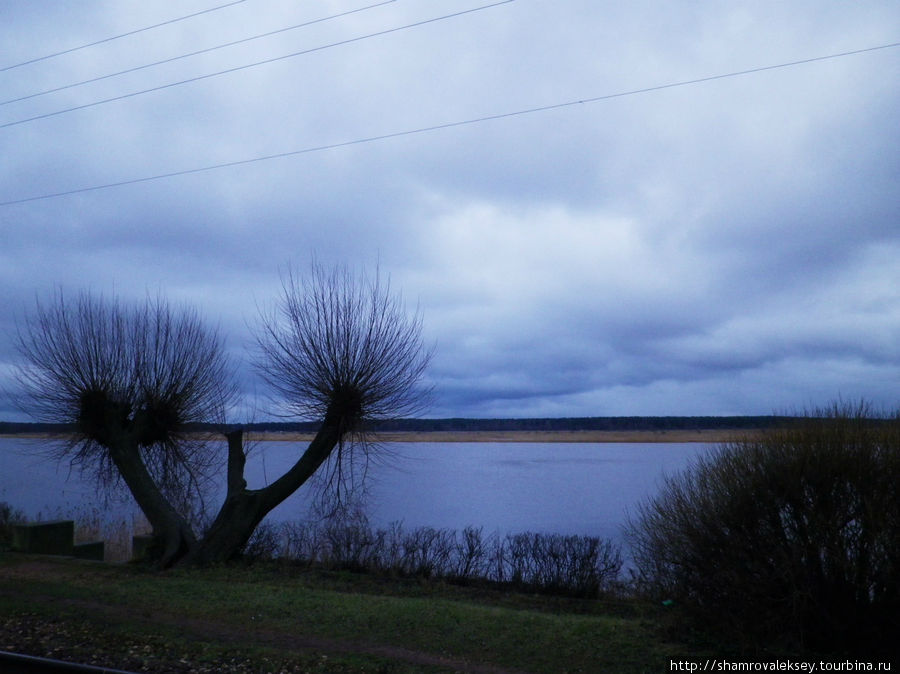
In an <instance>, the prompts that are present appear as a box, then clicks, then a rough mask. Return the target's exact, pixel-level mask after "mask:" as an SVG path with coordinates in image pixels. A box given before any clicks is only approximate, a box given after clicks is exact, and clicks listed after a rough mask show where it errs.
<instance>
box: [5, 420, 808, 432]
mask: <svg viewBox="0 0 900 674" xmlns="http://www.w3.org/2000/svg"><path fill="white" fill-rule="evenodd" d="M792 419H793V417H787V416H774V415H770V416H728V417H715V416H707V417H560V418H541V419H464V418H449V419H394V420H389V421H382V422H376V423H373V424H372V425H371V430H373V431H382V432H402V431H407V432H417V433H428V432H438V431H440V432H453V431H683V430H686V431H706V430H710V431H712V430H735V429H754V430H755V429H766V428H773V427H776V426H780V425H784V424H785V423H786V422H789V421H791V420H792ZM320 426H321V422H319V421H306V422H291V423H282V422H257V423H251V424H242V428H243V429H244V430H245V431H246V432H250V433H253V432H257V433H259V432H272V433H315V432H317V431H318V430H319V428H320ZM217 428H220V426H215V427H214V426H213V425H212V424H192V425H190V427H189V428H188V430H196V431H209V430H215V429H217ZM72 429H73V426H72V425H71V424H46V423H20V422H8V421H0V434H7V435H12V434H20V433H35V434H37V433H52V434H57V433H59V434H62V433H67V432H70V431H72Z"/></svg>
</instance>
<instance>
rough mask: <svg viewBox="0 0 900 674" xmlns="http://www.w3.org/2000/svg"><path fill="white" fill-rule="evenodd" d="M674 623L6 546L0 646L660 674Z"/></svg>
mask: <svg viewBox="0 0 900 674" xmlns="http://www.w3.org/2000/svg"><path fill="white" fill-rule="evenodd" d="M665 624H666V616H665V609H663V608H662V607H656V606H649V605H644V604H641V603H639V602H636V601H632V600H627V601H612V600H610V601H602V600H594V601H589V600H575V599H563V598H559V597H547V596H537V595H527V594H513V593H508V592H502V591H499V590H496V589H491V588H486V587H456V586H450V585H446V584H442V583H437V582H428V581H422V580H409V579H400V578H390V577H386V576H377V575H367V574H352V573H347V572H326V571H321V570H309V569H299V568H297V567H284V566H282V567H278V566H274V565H269V566H266V565H256V566H252V567H246V566H229V567H221V568H215V569H208V570H200V571H198V570H185V571H174V572H167V573H164V574H156V573H151V572H148V571H145V570H143V569H142V568H141V567H136V566H131V565H108V564H98V563H89V562H78V561H75V560H69V559H56V558H50V557H40V556H29V555H19V554H12V553H0V649H7V650H20V651H22V652H29V653H31V654H34V655H42V656H49V657H61V656H67V657H68V658H69V659H72V660H77V661H81V662H95V663H97V664H103V665H105V666H114V667H121V668H125V669H132V670H134V671H172V672H190V671H196V672H202V671H223V672H226V671H234V672H244V671H247V672H250V671H253V672H268V671H275V672H278V671H285V672H295V671H296V672H398V673H404V672H435V673H437V672H454V671H472V672H495V673H497V674H500V673H502V672H553V673H554V674H556V673H561V672H603V671H615V672H623V673H625V674H627V673H630V672H656V671H663V670H664V668H665V667H666V666H668V663H669V661H670V660H671V659H678V658H679V657H681V658H684V657H686V650H687V648H686V647H684V646H678V645H675V644H673V643H670V642H669V641H668V640H667V639H666V638H665V630H664V626H665ZM694 657H696V653H694Z"/></svg>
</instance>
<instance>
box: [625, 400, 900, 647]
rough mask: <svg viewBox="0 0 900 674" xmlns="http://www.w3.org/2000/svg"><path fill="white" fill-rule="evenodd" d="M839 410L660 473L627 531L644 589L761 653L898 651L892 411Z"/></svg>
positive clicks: (899, 494)
mask: <svg viewBox="0 0 900 674" xmlns="http://www.w3.org/2000/svg"><path fill="white" fill-rule="evenodd" d="M875 416H876V415H874V414H873V413H872V410H871V409H870V408H869V407H868V406H867V405H865V404H859V405H844V404H841V405H835V406H833V407H831V408H829V409H826V410H819V411H816V412H814V413H812V414H810V415H809V416H807V417H805V418H803V419H800V420H797V421H795V422H793V423H791V424H790V425H788V426H786V427H784V428H780V429H772V430H769V431H767V432H765V433H764V434H763V435H762V436H761V437H759V438H758V439H756V440H742V441H738V442H733V443H731V444H729V445H727V446H725V447H724V449H723V450H721V451H719V452H716V453H711V454H709V455H707V456H706V457H704V458H701V459H700V460H698V461H697V462H696V463H695V464H693V465H692V466H691V467H690V468H689V469H687V470H686V471H684V472H683V473H681V474H680V475H678V476H675V477H672V478H670V479H668V480H667V481H666V483H665V485H664V488H663V489H662V491H661V493H660V494H659V495H658V496H657V497H656V498H653V499H651V500H649V501H648V502H646V503H645V504H643V505H642V506H641V507H640V510H639V512H638V515H637V516H636V518H634V519H633V520H632V521H631V522H630V525H629V531H628V538H629V542H630V544H631V548H632V553H633V556H634V561H635V564H636V567H637V579H638V581H639V584H640V586H641V588H642V589H643V590H644V591H645V592H648V593H650V594H651V595H652V596H655V597H657V598H661V599H671V600H674V601H675V603H676V604H679V605H681V606H682V607H684V609H685V610H686V611H687V614H688V616H689V617H690V618H692V619H693V622H694V624H695V625H697V626H699V627H701V628H702V629H704V630H706V631H707V632H711V633H715V634H717V635H718V636H719V637H723V636H724V637H725V638H727V639H729V640H734V641H740V642H741V643H743V645H744V646H745V647H746V648H747V649H752V650H755V651H757V652H760V651H766V650H770V649H777V648H781V649H790V650H792V651H793V652H803V651H810V652H819V653H832V654H840V655H855V656H858V657H865V658H870V659H871V658H872V657H874V656H875V655H876V654H882V655H884V654H888V655H895V654H896V652H897V648H898V646H897V642H896V639H897V635H898V634H900V415H894V416H893V417H891V418H885V417H883V416H882V417H879V418H873V417H875Z"/></svg>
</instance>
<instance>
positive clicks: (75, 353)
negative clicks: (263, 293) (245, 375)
mask: <svg viewBox="0 0 900 674" xmlns="http://www.w3.org/2000/svg"><path fill="white" fill-rule="evenodd" d="M17 346H18V349H19V352H20V354H21V355H22V356H23V358H24V364H23V365H22V366H21V367H20V368H19V371H18V379H19V383H20V384H21V386H22V388H23V390H24V392H25V405H26V408H27V409H28V411H29V412H30V413H32V414H33V415H34V416H35V417H37V418H39V419H41V420H43V421H48V422H55V423H66V424H71V425H72V426H73V427H74V434H73V435H72V436H71V439H70V440H69V442H68V444H67V445H66V446H65V448H64V449H63V454H64V455H66V456H68V457H69V458H71V459H72V460H73V462H74V463H76V464H80V466H81V468H82V469H87V470H91V471H95V473H96V474H97V476H98V477H100V478H102V479H104V480H106V481H115V478H116V471H115V469H114V467H113V466H112V464H111V462H110V458H109V453H108V451H107V450H108V449H109V446H110V443H111V442H112V441H113V438H112V437H111V434H112V433H116V432H128V433H131V434H133V435H134V437H135V439H136V442H137V444H138V445H139V446H140V448H141V450H142V453H143V455H144V459H145V461H146V463H147V467H148V469H149V470H150V471H151V473H153V474H155V475H156V476H157V477H158V478H159V479H160V482H161V483H162V484H168V483H171V482H173V480H172V477H173V476H174V475H175V474H176V473H184V475H183V476H182V477H184V478H186V479H187V480H189V481H190V480H193V479H195V478H196V476H197V471H199V470H200V469H201V468H202V467H203V463H204V457H205V456H206V453H205V452H204V451H203V448H202V447H200V446H199V444H198V443H197V442H194V441H189V440H188V439H187V438H186V437H185V436H184V433H183V431H184V429H185V427H186V425H188V424H190V423H192V422H201V421H215V420H221V419H223V415H224V411H225V406H226V405H227V403H228V400H229V398H230V396H231V395H232V394H233V387H232V384H231V372H230V367H229V364H228V362H227V359H226V357H225V354H224V351H223V345H222V340H221V339H220V338H219V336H218V334H217V333H216V331H214V330H210V329H208V328H207V327H205V326H204V324H203V322H202V321H201V319H200V317H199V316H198V315H197V313H196V312H195V311H192V310H189V309H183V310H179V311H175V310H173V309H172V308H171V307H170V306H169V305H168V304H167V303H166V302H165V301H164V300H162V299H159V298H148V299H147V300H146V301H145V302H143V303H142V304H139V305H135V306H123V305H122V304H120V303H119V302H118V301H116V300H106V299H104V298H102V297H95V296H92V295H91V294H89V293H82V294H80V295H79V296H78V297H77V298H75V299H74V301H70V300H69V298H67V297H65V296H64V294H63V293H62V292H61V291H60V292H58V293H57V294H56V295H55V296H54V297H53V298H52V300H51V301H50V302H49V303H46V304H43V303H40V302H38V304H37V307H36V310H35V312H34V313H33V314H32V315H31V316H30V317H29V319H28V321H27V323H26V324H25V326H24V327H23V328H20V330H19V332H18V338H17ZM185 471H186V473H185ZM176 481H178V480H176ZM181 481H182V482H183V480H181Z"/></svg>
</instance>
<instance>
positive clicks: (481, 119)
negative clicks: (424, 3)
mask: <svg viewBox="0 0 900 674" xmlns="http://www.w3.org/2000/svg"><path fill="white" fill-rule="evenodd" d="M893 47H900V42H893V43H890V44H883V45H878V46H876V47H866V48H864V49H854V50H853V51H845V52H840V53H837V54H827V55H825V56H814V57H812V58H807V59H801V60H799V61H788V62H785V63H778V64H775V65H769V66H759V67H757V68H749V69H747V70H737V71H734V72H730V73H723V74H720V75H709V76H707V77H698V78H695V79H691V80H681V81H679V82H671V83H669V84H658V85H655V86H651V87H644V88H642V89H632V90H630V91H620V92H617V93H613V94H603V95H600V96H592V97H590V98H581V99H577V100H572V101H566V102H563V103H554V104H551V105H542V106H539V107H534V108H526V109H522V110H514V111H512V112H502V113H498V114H494V115H485V116H483V117H474V118H471V119H466V120H461V121H456V122H445V123H443V124H434V125H432V126H423V127H420V128H417V129H407V130H405V131H395V132H393V133H386V134H381V135H377V136H368V137H366V138H357V139H354V140H348V141H343V142H339V143H330V144H327V145H317V146H312V147H306V148H303V149H300V150H290V151H287V152H279V153H276V154H269V155H264V156H260V157H252V158H250V159H238V160H235V161H230V162H223V163H220V164H211V165H209V166H201V167H197V168H192V169H184V170H181V171H172V172H170V173H160V174H157V175H152V176H144V177H142V178H131V179H129V180H121V181H119V182H114V183H106V184H104V185H93V186H91V187H81V188H78V189H73V190H67V191H65V192H54V193H50V194H42V195H39V196H34V197H26V198H24V199H14V200H11V201H3V202H0V206H12V205H15V204H24V203H28V202H31V201H41V200H43V199H53V198H56V197H64V196H70V195H73V194H82V193H84V192H94V191H97V190H104V189H109V188H113V187H123V186H125V185H136V184H138V183H145V182H151V181H154V180H162V179H164V178H175V177H178V176H186V175H191V174H194V173H205V172H207V171H214V170H217V169H224V168H230V167H234V166H243V165H245V164H254V163H257V162H263V161H269V160H272V159H281V158H284V157H296V156H298V155H302V154H311V153H314V152H323V151H325V150H335V149H337V148H342V147H349V146H352V145H363V144H366V143H374V142H377V141H382V140H390V139H392V138H400V137H403V136H413V135H417V134H422V133H429V132H432V131H440V130H442V129H452V128H455V127H460V126H470V125H473V124H480V123H483V122H489V121H494V120H498V119H507V118H510V117H518V116H522V115H530V114H534V113H538V112H547V111H550V110H559V109H562V108H568V107H572V106H576V105H585V104H588V103H597V102H599V101H607V100H610V99H613V98H624V97H626V96H635V95H637V94H646V93H650V92H654V91H662V90H664V89H674V88H676V87H686V86H690V85H694V84H702V83H704V82H713V81H715V80H723V79H726V78H730V77H741V76H743V75H751V74H753V73H761V72H765V71H768V70H778V69H782V68H791V67H794V66H799V65H804V64H808V63H815V62H818V61H827V60H831V59H837V58H842V57H846V56H852V55H854V54H863V53H866V52H873V51H878V50H880V49H890V48H893Z"/></svg>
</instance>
